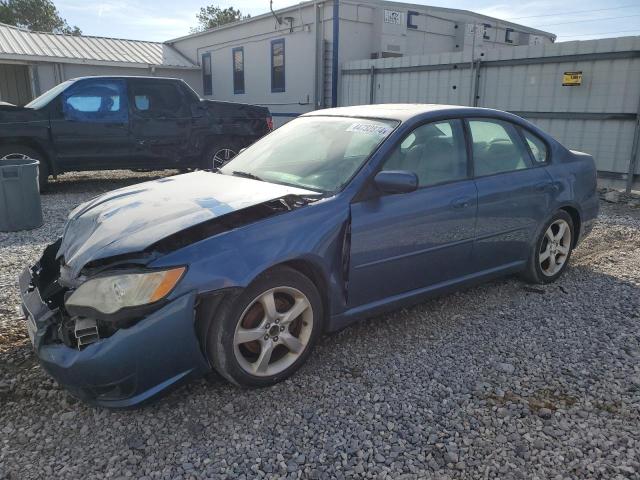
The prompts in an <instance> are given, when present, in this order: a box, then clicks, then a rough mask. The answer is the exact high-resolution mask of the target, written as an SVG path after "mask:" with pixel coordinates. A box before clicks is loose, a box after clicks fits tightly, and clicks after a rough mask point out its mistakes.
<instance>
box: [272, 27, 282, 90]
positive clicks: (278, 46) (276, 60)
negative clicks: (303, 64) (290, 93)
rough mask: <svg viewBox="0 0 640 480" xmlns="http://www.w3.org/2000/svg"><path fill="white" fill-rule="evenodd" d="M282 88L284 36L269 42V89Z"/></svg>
mask: <svg viewBox="0 0 640 480" xmlns="http://www.w3.org/2000/svg"><path fill="white" fill-rule="evenodd" d="M284 90H285V82H284V38H280V39H278V40H273V41H272V42H271V91H272V92H284Z"/></svg>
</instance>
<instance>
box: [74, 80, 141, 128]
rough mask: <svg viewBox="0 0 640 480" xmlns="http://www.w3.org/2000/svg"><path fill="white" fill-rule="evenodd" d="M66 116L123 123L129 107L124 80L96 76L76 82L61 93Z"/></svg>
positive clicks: (100, 121)
mask: <svg viewBox="0 0 640 480" xmlns="http://www.w3.org/2000/svg"><path fill="white" fill-rule="evenodd" d="M62 114H63V116H64V119H65V120H70V121H76V122H93V123H125V122H127V121H128V117H129V109H128V102H127V87H126V83H125V81H124V80H120V79H96V80H85V81H82V82H78V83H77V84H75V85H73V86H72V87H70V88H68V89H67V90H65V91H64V92H63V93H62Z"/></svg>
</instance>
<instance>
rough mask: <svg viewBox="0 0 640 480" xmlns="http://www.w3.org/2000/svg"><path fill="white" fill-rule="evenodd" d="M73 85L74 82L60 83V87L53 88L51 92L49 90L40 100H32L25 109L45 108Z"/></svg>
mask: <svg viewBox="0 0 640 480" xmlns="http://www.w3.org/2000/svg"><path fill="white" fill-rule="evenodd" d="M72 83H73V80H67V81H66V82H62V83H59V84H58V85H56V86H55V87H53V88H52V89H51V90H47V91H46V92H44V93H43V94H42V95H40V96H39V97H38V98H34V99H33V100H31V101H30V102H29V103H27V104H26V105H25V107H26V108H33V109H34V110H37V109H39V108H42V107H44V106H45V105H47V104H48V103H49V102H50V101H51V100H53V99H54V98H56V97H57V96H58V94H59V93H60V92H62V91H63V90H65V89H66V88H67V87H68V86H69V85H71V84H72Z"/></svg>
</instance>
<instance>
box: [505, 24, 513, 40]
mask: <svg viewBox="0 0 640 480" xmlns="http://www.w3.org/2000/svg"><path fill="white" fill-rule="evenodd" d="M513 32H514V30H513V28H507V29H506V30H505V31H504V41H505V42H506V43H513V38H511V34H512V33H513Z"/></svg>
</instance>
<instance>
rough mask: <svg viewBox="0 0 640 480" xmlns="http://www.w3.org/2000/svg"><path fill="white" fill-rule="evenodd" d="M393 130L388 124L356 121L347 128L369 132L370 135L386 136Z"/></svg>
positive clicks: (351, 130)
mask: <svg viewBox="0 0 640 480" xmlns="http://www.w3.org/2000/svg"><path fill="white" fill-rule="evenodd" d="M391 130H393V129H392V128H390V127H388V126H386V125H375V124H372V123H354V124H352V125H350V126H349V128H347V132H359V133H368V134H370V135H379V136H381V137H386V136H387V135H389V133H390V132H391Z"/></svg>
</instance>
